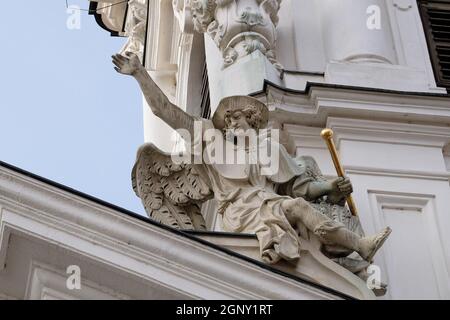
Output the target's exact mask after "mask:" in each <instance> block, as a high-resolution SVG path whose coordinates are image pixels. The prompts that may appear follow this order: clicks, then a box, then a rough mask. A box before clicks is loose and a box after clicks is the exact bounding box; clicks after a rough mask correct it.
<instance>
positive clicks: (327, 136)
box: [320, 128, 333, 139]
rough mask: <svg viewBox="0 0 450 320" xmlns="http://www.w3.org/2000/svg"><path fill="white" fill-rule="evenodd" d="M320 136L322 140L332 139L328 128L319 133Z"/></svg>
mask: <svg viewBox="0 0 450 320" xmlns="http://www.w3.org/2000/svg"><path fill="white" fill-rule="evenodd" d="M320 135H321V136H322V138H324V139H331V137H333V130H331V129H328V128H326V129H323V130H322V132H321V133H320Z"/></svg>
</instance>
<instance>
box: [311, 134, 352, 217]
mask: <svg viewBox="0 0 450 320" xmlns="http://www.w3.org/2000/svg"><path fill="white" fill-rule="evenodd" d="M320 135H321V136H322V138H323V139H324V140H325V142H326V144H327V146H328V150H330V154H331V158H332V159H333V163H334V167H335V168H336V172H337V174H338V176H339V177H345V172H344V168H342V165H341V161H340V160H339V154H338V152H337V150H336V146H335V144H334V141H333V130H331V129H323V130H322V132H321V133H320ZM347 204H348V208H349V209H350V212H351V213H352V214H353V215H354V216H358V211H357V210H356V206H355V202H354V201H353V197H352V196H351V195H349V196H348V197H347Z"/></svg>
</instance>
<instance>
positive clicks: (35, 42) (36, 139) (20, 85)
mask: <svg viewBox="0 0 450 320" xmlns="http://www.w3.org/2000/svg"><path fill="white" fill-rule="evenodd" d="M69 4H79V5H81V6H82V7H83V8H87V7H88V1H76V0H69ZM2 12H4V13H7V14H4V15H2V18H1V19H0V27H1V30H3V33H2V42H1V43H2V45H1V50H0V61H1V64H2V66H1V69H0V70H1V71H0V160H2V161H4V162H7V163H10V164H12V165H15V166H18V167H20V168H22V169H25V170H28V171H31V172H33V173H35V174H38V175H41V176H43V177H45V178H48V179H51V180H54V181H56V182H59V183H62V184H64V185H67V186H69V187H72V188H74V189H77V190H79V191H82V192H85V193H87V194H90V195H92V196H95V197H98V198H100V199H102V200H105V201H108V202H111V203H113V204H116V205H118V206H121V207H124V208H126V209H129V210H132V211H135V212H137V213H141V214H144V210H143V208H142V206H141V203H140V200H139V199H138V198H137V197H136V196H135V195H134V193H133V191H132V189H131V182H130V172H131V168H132V166H133V163H134V158H135V154H136V150H137V149H138V147H139V146H140V145H141V144H142V143H143V127H142V99H141V95H140V91H139V87H138V85H137V83H135V82H134V80H133V79H131V78H128V77H124V76H121V75H119V74H117V73H116V72H115V71H114V69H113V66H112V64H111V58H110V56H111V55H112V54H114V53H116V52H117V51H118V50H119V49H120V48H121V47H122V45H123V43H124V39H123V38H113V37H110V35H109V33H107V32H106V31H104V30H103V29H101V28H100V27H99V26H98V25H97V24H96V22H95V20H94V18H93V16H89V15H88V14H87V13H86V12H83V13H82V14H81V29H80V30H69V29H68V28H67V27H66V21H67V18H68V16H69V15H68V14H67V12H66V8H65V0H51V1H6V2H4V3H2Z"/></svg>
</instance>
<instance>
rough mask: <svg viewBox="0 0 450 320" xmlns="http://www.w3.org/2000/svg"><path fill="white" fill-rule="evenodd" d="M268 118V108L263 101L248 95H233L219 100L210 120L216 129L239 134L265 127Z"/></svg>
mask: <svg viewBox="0 0 450 320" xmlns="http://www.w3.org/2000/svg"><path fill="white" fill-rule="evenodd" d="M268 118H269V110H268V109H267V107H266V105H265V104H264V103H262V102H260V101H259V100H257V99H255V98H252V97H248V96H233V97H227V98H224V99H223V100H222V101H221V102H220V104H219V106H218V107H217V110H216V112H215V113H214V116H213V119H212V120H213V123H214V126H215V128H216V129H220V130H223V131H224V133H225V134H231V135H234V136H240V135H243V134H245V133H246V132H247V131H249V130H255V131H258V130H259V129H263V128H265V127H266V126H267V122H268Z"/></svg>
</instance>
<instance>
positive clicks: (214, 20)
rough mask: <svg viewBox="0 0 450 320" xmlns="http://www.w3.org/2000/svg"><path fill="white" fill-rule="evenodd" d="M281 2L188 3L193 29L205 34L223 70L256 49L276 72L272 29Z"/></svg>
mask: <svg viewBox="0 0 450 320" xmlns="http://www.w3.org/2000/svg"><path fill="white" fill-rule="evenodd" d="M281 1H282V0H191V1H190V9H191V12H192V18H193V21H194V27H195V30H196V31H198V32H202V33H207V34H208V35H209V36H210V37H211V38H212V39H213V41H214V42H215V44H216V45H217V47H218V48H219V50H220V52H221V53H222V56H223V68H226V67H228V66H230V65H232V64H234V63H235V62H236V61H237V60H239V59H240V58H242V57H245V56H247V55H249V54H251V53H253V52H255V51H256V50H259V51H261V53H263V54H264V55H265V56H266V57H267V59H268V60H269V61H270V62H271V63H272V64H273V65H274V66H275V67H276V68H277V69H279V70H281V69H282V66H281V65H280V64H279V63H278V61H277V59H276V55H275V44H276V40H277V31H276V26H277V24H278V11H279V9H280V3H281Z"/></svg>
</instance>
